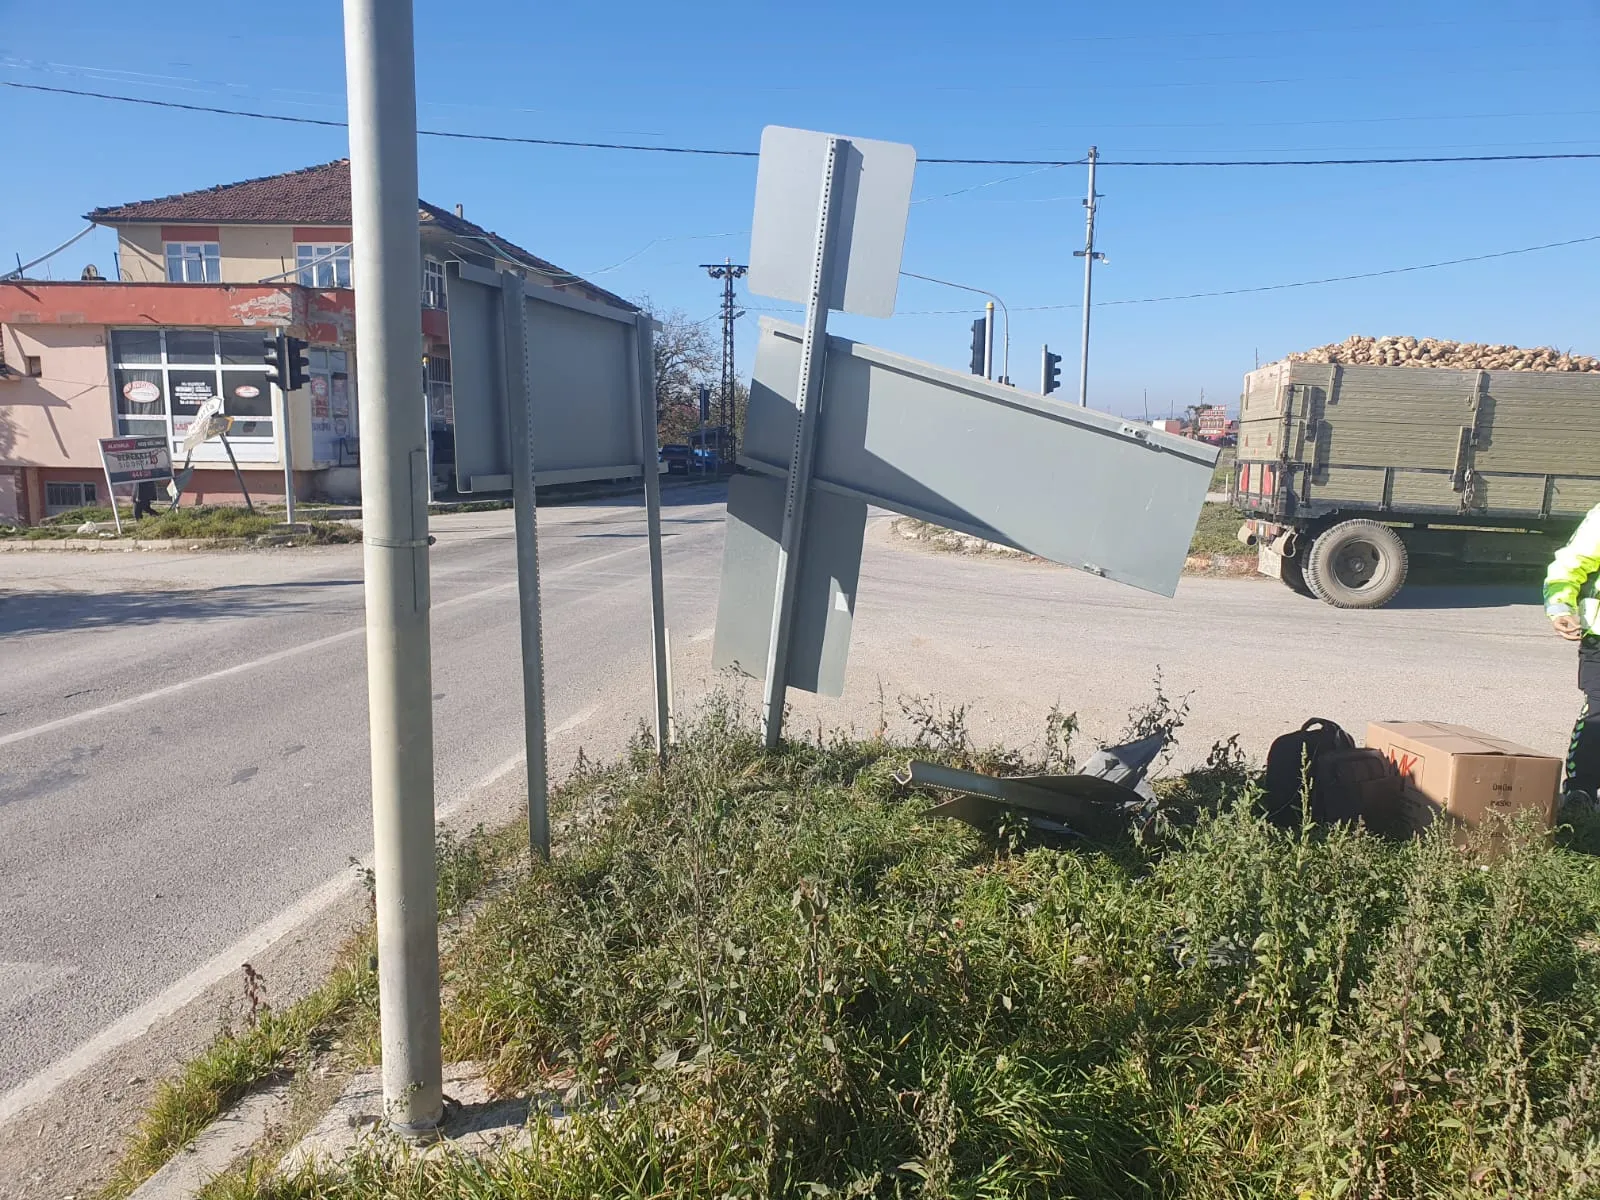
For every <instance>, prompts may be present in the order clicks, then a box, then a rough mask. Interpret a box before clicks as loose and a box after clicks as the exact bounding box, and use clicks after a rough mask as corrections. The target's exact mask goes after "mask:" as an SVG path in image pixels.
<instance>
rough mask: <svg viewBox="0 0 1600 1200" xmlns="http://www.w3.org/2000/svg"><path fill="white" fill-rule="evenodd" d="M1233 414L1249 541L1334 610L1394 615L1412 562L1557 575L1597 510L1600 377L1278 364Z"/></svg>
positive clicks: (1262, 558) (1239, 502)
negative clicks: (1557, 553)
mask: <svg viewBox="0 0 1600 1200" xmlns="http://www.w3.org/2000/svg"><path fill="white" fill-rule="evenodd" d="M1239 408H1240V412H1239V442H1238V456H1237V460H1236V463H1235V466H1234V474H1233V479H1232V494H1233V502H1234V505H1235V507H1236V508H1238V509H1239V510H1240V511H1241V513H1242V514H1243V516H1244V518H1245V519H1244V523H1243V525H1242V526H1241V528H1240V530H1239V539H1240V541H1242V542H1244V543H1245V544H1246V545H1253V546H1255V547H1256V548H1257V553H1258V558H1257V567H1258V569H1259V570H1260V571H1261V572H1262V573H1263V574H1266V575H1270V576H1272V577H1274V578H1276V579H1280V580H1282V581H1283V582H1284V583H1285V584H1287V585H1288V586H1289V587H1291V588H1293V589H1294V590H1295V591H1297V592H1300V593H1302V594H1305V595H1310V596H1315V597H1316V598H1317V599H1319V600H1322V601H1324V602H1325V603H1328V604H1332V605H1334V606H1335V607H1338V608H1377V607H1379V606H1380V605H1383V604H1386V603H1388V602H1389V601H1390V600H1391V599H1393V598H1394V596H1395V594H1396V593H1398V592H1399V591H1400V589H1401V587H1402V586H1403V585H1404V583H1405V579H1406V573H1407V570H1408V564H1409V561H1410V558H1411V557H1412V556H1424V555H1426V556H1431V557H1438V558H1443V559H1449V560H1451V561H1453V562H1456V563H1473V564H1484V565H1488V564H1514V565H1531V564H1534V563H1539V562H1544V561H1548V559H1549V556H1550V555H1551V554H1552V553H1553V552H1554V550H1555V548H1556V547H1557V546H1559V545H1560V543H1561V542H1562V541H1564V540H1565V539H1566V538H1567V537H1568V536H1570V534H1571V531H1572V530H1573V529H1574V528H1576V526H1577V524H1578V522H1579V521H1581V520H1582V519H1583V517H1584V515H1585V514H1586V513H1587V512H1588V511H1589V509H1590V508H1592V507H1593V506H1594V505H1596V504H1600V373H1594V372H1581V371H1528V370H1507V371H1475V370H1449V369H1443V368H1436V367H1394V366H1355V365H1346V364H1339V363H1314V362H1297V361H1284V362H1278V363H1272V364H1270V365H1269V366H1265V367H1261V368H1259V369H1257V370H1255V371H1251V372H1250V373H1249V374H1248V375H1246V376H1245V379H1244V393H1243V395H1242V396H1241V398H1240V405H1239Z"/></svg>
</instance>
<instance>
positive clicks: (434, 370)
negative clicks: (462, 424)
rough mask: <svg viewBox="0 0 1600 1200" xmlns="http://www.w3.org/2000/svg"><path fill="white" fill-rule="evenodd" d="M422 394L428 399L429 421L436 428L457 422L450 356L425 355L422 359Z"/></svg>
mask: <svg viewBox="0 0 1600 1200" xmlns="http://www.w3.org/2000/svg"><path fill="white" fill-rule="evenodd" d="M422 394H423V395H424V396H426V397H427V400H428V423H429V425H431V426H433V427H434V428H440V427H442V426H445V425H454V424H455V423H456V406H455V397H454V396H453V395H452V394H451V388H450V358H449V356H448V355H444V354H429V355H425V356H424V357H423V360H422Z"/></svg>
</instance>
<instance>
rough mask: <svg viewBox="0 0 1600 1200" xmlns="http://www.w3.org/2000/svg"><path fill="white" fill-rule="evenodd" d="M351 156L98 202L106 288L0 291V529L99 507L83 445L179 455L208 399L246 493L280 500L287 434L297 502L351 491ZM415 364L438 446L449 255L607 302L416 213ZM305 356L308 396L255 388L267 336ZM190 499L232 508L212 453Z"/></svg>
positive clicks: (448, 215) (502, 248)
mask: <svg viewBox="0 0 1600 1200" xmlns="http://www.w3.org/2000/svg"><path fill="white" fill-rule="evenodd" d="M350 214H351V205H350V164H349V161H348V160H340V161H338V162H332V163H326V164H323V165H321V166H316V167H308V168H306V169H304V170H300V171H291V172H288V173H286V174H282V175H272V176H267V177H265V178H261V179H250V180H245V181H244V182H241V183H231V184H223V185H221V186H219V187H213V188H206V189H204V190H201V191H194V192H184V193H182V194H179V195H175V196H166V197H163V198H161V199H158V200H143V201H138V202H135V203H132V204H121V205H116V206H112V207H107V208H98V209H96V210H95V211H94V212H92V213H89V214H88V220H90V221H93V222H95V223H97V224H100V225H105V226H108V227H110V228H113V229H115V230H116V232H117V261H116V268H115V279H107V278H103V277H101V276H100V273H99V272H95V271H91V270H85V272H84V278H83V279H82V280H79V281H75V282H43V281H36V280H0V521H21V522H25V523H26V522H37V521H38V520H40V519H41V518H43V517H45V516H48V515H50V514H51V513H55V512H62V511H65V510H67V509H71V508H75V507H78V506H79V505H84V504H105V503H107V502H108V496H107V489H106V482H105V477H104V475H103V474H102V473H101V466H100V454H99V444H98V439H99V438H103V437H116V436H134V435H144V436H163V437H166V438H168V439H169V441H170V443H171V445H172V447H173V452H174V457H175V460H176V461H180V462H181V460H182V443H183V439H184V436H185V435H186V433H187V432H188V430H189V427H190V425H191V423H192V422H193V418H194V414H195V413H196V412H197V411H198V410H199V408H200V406H201V405H202V404H204V403H205V402H206V401H208V400H211V399H212V398H213V397H217V396H220V397H222V403H223V411H224V412H225V413H227V414H228V415H229V416H230V417H232V418H233V421H232V426H231V428H230V430H229V432H228V435H227V436H228V441H229V446H230V448H231V449H232V450H233V453H234V456H235V457H236V459H237V460H238V462H239V466H240V468H241V474H242V475H243V477H244V480H245V484H246V487H247V488H248V489H249V491H250V494H251V496H252V497H259V498H265V499H269V500H280V501H281V499H282V497H283V493H284V470H283V462H284V451H285V440H286V439H289V442H288V449H289V450H290V451H291V452H292V454H291V461H292V462H293V466H294V488H295V494H296V496H297V497H300V498H306V499H312V498H315V499H331V500H353V499H356V498H358V496H359V489H360V472H359V461H360V459H359V449H358V438H357V434H358V430H359V427H360V404H359V399H358V396H357V393H356V385H355V380H356V372H355V360H356V355H357V354H358V353H359V351H358V348H357V330H356V327H355V304H354V294H353V289H354V288H355V287H357V286H359V283H360V281H359V280H357V279H355V278H354V277H353V275H352V258H351V253H350V241H351V233H350V221H351V215H350ZM417 215H418V233H419V240H420V243H421V251H422V254H421V262H420V264H419V267H420V270H421V282H422V313H421V325H422V331H423V348H424V352H423V360H422V362H421V363H419V364H418V387H419V389H420V390H421V391H422V392H423V394H424V395H425V396H426V401H427V411H428V414H429V420H430V423H431V425H432V427H433V429H434V431H436V433H438V434H442V435H443V436H442V439H439V438H435V439H430V445H435V444H440V441H441V440H442V443H443V444H445V445H448V444H449V430H450V427H451V425H452V423H453V419H454V409H453V402H452V401H453V398H452V395H451V383H450V357H449V355H450V348H449V321H448V316H447V311H446V309H447V304H448V297H447V296H446V294H445V269H444V264H445V263H446V262H447V261H450V260H452V259H456V260H461V261H465V262H472V263H476V264H478V265H480V266H485V267H490V268H492V269H497V270H510V271H516V272H518V273H520V274H522V275H523V276H524V277H526V278H528V279H530V280H531V281H533V282H536V283H539V284H543V285H545V286H553V287H558V288H562V289H570V290H572V291H575V292H577V293H579V294H581V295H583V296H586V297H588V298H589V299H593V300H597V301H600V302H603V303H608V304H616V305H619V306H622V307H626V308H631V307H632V306H631V305H629V304H628V303H627V301H625V300H623V299H622V298H621V297H619V296H615V295H613V294H612V293H610V292H608V291H606V290H605V289H603V288H600V287H597V286H595V285H594V284H592V283H589V282H588V281H586V280H583V279H580V278H579V277H577V276H575V275H572V274H570V273H568V272H566V271H563V270H561V269H560V268H559V267H557V266H554V265H553V264H551V263H549V262H547V261H545V260H544V259H541V258H539V257H538V256H536V255H534V254H531V253H529V252H528V251H526V250H524V249H522V248H521V247H520V246H518V245H516V244H515V243H513V242H510V241H508V240H507V239H505V238H503V237H501V236H499V235H498V234H496V233H493V232H491V231H490V230H487V229H484V228H482V227H481V226H478V225H475V224H473V223H472V222H471V221H468V220H467V219H466V218H465V216H464V214H463V213H462V210H461V208H460V206H459V205H458V206H457V207H456V209H455V211H454V212H451V211H447V210H446V209H442V208H439V207H438V206H436V205H432V204H428V203H426V202H423V201H419V202H418V214H417ZM280 330H282V331H285V332H287V333H289V334H291V335H293V336H295V337H300V338H304V339H305V340H306V341H308V342H309V343H310V345H311V350H310V354H309V358H310V365H311V372H310V379H309V382H308V385H307V386H306V387H305V388H303V389H301V390H299V391H297V392H294V393H289V394H285V393H283V392H282V391H280V390H279V389H278V388H276V387H274V386H272V385H270V384H269V383H268V382H267V379H266V374H265V369H264V364H263V361H262V342H263V339H264V338H265V337H267V336H270V335H272V334H275V333H277V332H279V331H280ZM194 461H195V467H196V469H195V473H194V476H193V478H192V480H191V482H190V485H189V488H188V491H187V492H186V494H185V495H186V499H187V498H188V497H193V499H194V501H195V502H199V503H232V502H238V501H240V500H242V497H241V496H240V495H239V488H238V485H237V483H236V482H235V480H234V476H233V473H232V470H231V469H230V468H229V467H228V465H227V458H226V454H225V451H224V449H223V447H222V446H221V445H220V444H219V443H216V442H210V443H206V444H204V445H202V446H201V447H200V448H199V449H198V450H196V452H195V457H194Z"/></svg>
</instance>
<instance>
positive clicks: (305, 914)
mask: <svg viewBox="0 0 1600 1200" xmlns="http://www.w3.org/2000/svg"><path fill="white" fill-rule="evenodd" d="M356 886H357V880H356V876H355V873H354V872H352V871H341V872H339V874H338V875H336V876H334V877H333V878H332V879H330V880H328V881H327V882H326V883H324V884H322V885H321V886H320V887H317V888H315V889H313V890H312V891H309V892H307V893H306V894H305V895H304V896H302V897H301V898H300V899H299V900H297V901H295V903H293V904H292V905H290V906H289V907H288V908H286V909H284V910H283V911H282V912H281V913H279V914H278V915H277V916H275V917H273V918H272V919H271V920H270V921H267V922H266V923H265V924H262V925H259V926H257V927H256V928H255V929H252V930H251V931H250V932H249V933H247V934H245V936H244V937H242V938H240V939H239V940H238V941H237V942H235V943H234V944H233V945H231V946H229V947H228V948H227V949H226V950H224V951H223V952H222V953H221V954H218V955H216V956H215V957H213V958H212V959H210V960H209V961H208V962H206V963H204V964H202V965H201V966H198V967H196V968H195V969H194V970H193V971H190V972H189V973H188V974H187V975H185V976H184V977H183V978H182V979H180V980H178V982H177V983H175V984H173V985H172V986H171V987H169V988H167V989H166V990H165V991H164V992H161V993H160V994H159V995H157V996H154V997H152V998H151V999H150V1000H147V1001H145V1003H143V1004H141V1005H140V1006H139V1007H138V1008H136V1009H134V1010H133V1011H132V1012H130V1013H128V1014H127V1015H126V1016H123V1017H122V1018H120V1019H119V1020H117V1021H115V1022H113V1023H112V1024H110V1025H108V1026H106V1027H105V1028H104V1029H102V1030H101V1031H100V1032H99V1033H97V1034H95V1035H94V1036H93V1037H92V1038H90V1039H89V1040H88V1041H86V1042H84V1043H83V1044H82V1045H81V1046H79V1047H78V1048H77V1049H76V1050H72V1051H70V1052H69V1053H67V1054H66V1055H64V1056H62V1057H61V1058H58V1059H56V1061H55V1062H53V1063H51V1064H50V1065H49V1066H47V1067H45V1068H44V1070H42V1071H40V1072H38V1073H37V1074H35V1075H34V1076H33V1077H32V1078H31V1079H28V1080H26V1081H25V1082H23V1083H20V1084H18V1085H17V1086H16V1087H14V1088H12V1089H11V1090H10V1091H9V1092H7V1093H6V1094H5V1095H4V1096H0V1125H4V1124H5V1123H6V1122H7V1121H9V1120H10V1119H11V1118H12V1117H14V1116H16V1115H17V1114H18V1113H20V1112H22V1111H23V1110H24V1109H28V1108H32V1107H33V1106H34V1105H35V1104H38V1103H39V1102H40V1101H42V1100H45V1099H48V1098H49V1097H50V1095H51V1094H52V1093H54V1092H55V1090H56V1089H57V1088H59V1087H60V1086H61V1085H62V1084H64V1083H66V1082H67V1080H69V1079H71V1078H73V1077H74V1076H75V1075H79V1074H81V1073H82V1072H84V1071H86V1070H88V1069H89V1068H90V1067H92V1066H93V1065H94V1064H95V1063H97V1062H99V1061H100V1060H101V1059H102V1058H104V1057H105V1056H106V1055H107V1054H110V1053H111V1052H112V1051H113V1050H116V1049H117V1048H118V1047H121V1046H125V1045H127V1043H129V1042H131V1041H133V1040H134V1039H135V1038H137V1037H139V1036H141V1035H142V1034H144V1033H146V1032H147V1031H148V1030H149V1029H150V1027H151V1026H153V1025H154V1024H155V1023H156V1022H157V1021H159V1020H161V1019H162V1018H163V1017H166V1016H170V1015H171V1014H172V1013H174V1012H177V1011H178V1009H180V1008H182V1007H183V1006H184V1005H185V1004H188V1003H189V1002H190V1001H192V1000H194V999H195V998H197V997H199V996H201V995H203V994H204V993H205V991H206V989H207V988H209V987H210V986H211V985H212V984H214V983H215V982H216V981H217V980H219V979H221V978H223V977H224V976H226V975H231V974H232V973H233V972H235V971H237V970H238V969H239V964H240V963H244V962H248V961H249V960H250V959H252V958H256V957H259V956H260V955H261V954H262V952H264V951H265V950H267V949H268V948H269V947H271V946H272V945H273V944H275V943H276V942H278V941H279V940H280V939H281V938H283V937H284V936H286V935H287V934H289V933H292V932H293V931H294V930H295V929H296V928H297V927H298V926H299V925H300V923H301V922H303V921H306V920H308V919H309V918H311V917H312V916H314V915H316V914H317V913H318V912H320V911H321V910H322V909H324V908H326V907H327V906H328V905H330V904H332V903H334V902H335V901H337V900H338V899H340V898H341V897H342V896H344V895H346V894H347V893H349V892H352V891H354V890H355V888H356Z"/></svg>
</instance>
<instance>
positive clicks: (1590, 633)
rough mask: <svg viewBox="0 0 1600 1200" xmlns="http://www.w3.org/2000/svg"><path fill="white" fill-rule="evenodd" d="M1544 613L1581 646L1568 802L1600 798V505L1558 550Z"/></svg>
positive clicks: (1548, 579) (1547, 581)
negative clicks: (1578, 706) (1580, 694)
mask: <svg viewBox="0 0 1600 1200" xmlns="http://www.w3.org/2000/svg"><path fill="white" fill-rule="evenodd" d="M1544 611H1545V614H1546V615H1547V616H1548V617H1549V618H1550V624H1551V625H1552V626H1554V627H1555V631H1556V632H1557V633H1558V634H1560V635H1561V636H1562V637H1564V638H1566V639H1567V641H1569V642H1577V643H1578V689H1579V690H1580V691H1581V692H1583V708H1582V709H1581V710H1580V711H1579V713H1578V720H1577V722H1576V723H1575V724H1574V725H1573V727H1572V741H1571V743H1570V745H1569V746H1568V748H1567V770H1566V778H1565V779H1564V781H1563V782H1562V786H1561V790H1562V792H1563V799H1564V802H1567V803H1570V802H1573V801H1575V800H1576V801H1580V802H1593V800H1594V798H1595V797H1596V796H1597V795H1600V505H1596V506H1595V507H1594V508H1592V509H1590V510H1589V515H1588V516H1586V517H1585V518H1584V519H1583V524H1581V525H1579V526H1578V529H1577V532H1575V533H1574V534H1573V535H1572V537H1571V538H1570V539H1569V540H1568V541H1567V544H1566V545H1565V546H1563V547H1561V549H1560V550H1558V551H1556V556H1555V558H1554V559H1552V560H1551V562H1550V569H1549V570H1548V571H1546V572H1545V577H1544Z"/></svg>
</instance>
